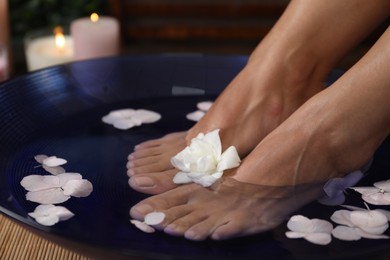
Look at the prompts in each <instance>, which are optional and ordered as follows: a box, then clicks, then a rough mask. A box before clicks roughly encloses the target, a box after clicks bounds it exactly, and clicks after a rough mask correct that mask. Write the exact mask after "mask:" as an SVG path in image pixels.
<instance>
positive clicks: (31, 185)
mask: <svg viewBox="0 0 390 260" xmlns="http://www.w3.org/2000/svg"><path fill="white" fill-rule="evenodd" d="M20 184H21V185H22V186H23V187H24V188H25V189H26V190H28V191H40V190H47V189H51V188H54V187H60V181H59V178H58V177H57V176H52V175H35V174H33V175H29V176H26V177H24V178H23V179H22V181H21V182H20Z"/></svg>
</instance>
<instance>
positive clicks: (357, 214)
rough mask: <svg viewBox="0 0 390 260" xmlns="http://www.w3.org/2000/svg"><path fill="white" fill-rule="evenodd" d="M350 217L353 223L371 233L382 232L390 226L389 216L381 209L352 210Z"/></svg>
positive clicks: (377, 233)
mask: <svg viewBox="0 0 390 260" xmlns="http://www.w3.org/2000/svg"><path fill="white" fill-rule="evenodd" d="M350 217H351V223H352V224H354V225H355V226H357V227H359V228H360V229H362V230H363V231H365V232H368V233H371V234H375V235H379V234H382V233H383V232H384V231H385V230H386V229H387V228H388V219H387V217H386V216H385V215H384V214H382V213H381V212H379V211H375V210H365V211H352V212H351V214H350Z"/></svg>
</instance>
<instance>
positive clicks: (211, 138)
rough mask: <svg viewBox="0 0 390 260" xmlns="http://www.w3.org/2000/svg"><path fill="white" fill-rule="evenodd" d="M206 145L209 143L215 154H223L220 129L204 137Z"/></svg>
mask: <svg viewBox="0 0 390 260" xmlns="http://www.w3.org/2000/svg"><path fill="white" fill-rule="evenodd" d="M202 139H203V140H204V141H205V142H206V143H209V144H210V145H211V146H212V147H213V149H214V151H215V153H216V154H217V155H218V156H220V155H221V153H222V145H221V138H220V137H219V129H216V130H213V131H211V132H209V133H207V134H205V135H204V137H203V138H202Z"/></svg>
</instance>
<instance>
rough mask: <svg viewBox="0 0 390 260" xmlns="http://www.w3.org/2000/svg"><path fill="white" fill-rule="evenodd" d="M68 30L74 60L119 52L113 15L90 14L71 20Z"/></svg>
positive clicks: (118, 39) (117, 28)
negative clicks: (89, 15) (70, 36)
mask: <svg viewBox="0 0 390 260" xmlns="http://www.w3.org/2000/svg"><path fill="white" fill-rule="evenodd" d="M70 32H71V35H72V38H73V43H74V53H75V59H76V60H84V59H92V58H97V57H106V56H114V55H118V54H119V49H120V30H119V23H118V20H116V19H115V18H113V17H107V16H103V17H99V16H98V15H97V14H92V15H91V17H89V18H88V17H85V18H79V19H77V20H75V21H73V22H72V24H71V26H70Z"/></svg>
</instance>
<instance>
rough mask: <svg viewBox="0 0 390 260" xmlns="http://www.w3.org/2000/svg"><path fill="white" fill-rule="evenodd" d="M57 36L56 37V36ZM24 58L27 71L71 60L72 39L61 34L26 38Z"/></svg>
mask: <svg viewBox="0 0 390 260" xmlns="http://www.w3.org/2000/svg"><path fill="white" fill-rule="evenodd" d="M56 37H57V38H56ZM25 44H26V59H27V68H28V70H29V71H33V70H37V69H42V68H45V67H49V66H53V65H58V64H62V63H66V62H70V61H72V60H73V41H72V38H71V37H70V36H65V35H63V34H57V35H56V36H54V35H46V36H45V35H43V36H41V35H40V36H37V37H35V36H32V37H31V38H29V37H28V36H27V38H26V43H25Z"/></svg>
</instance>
